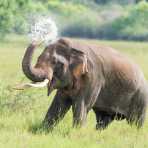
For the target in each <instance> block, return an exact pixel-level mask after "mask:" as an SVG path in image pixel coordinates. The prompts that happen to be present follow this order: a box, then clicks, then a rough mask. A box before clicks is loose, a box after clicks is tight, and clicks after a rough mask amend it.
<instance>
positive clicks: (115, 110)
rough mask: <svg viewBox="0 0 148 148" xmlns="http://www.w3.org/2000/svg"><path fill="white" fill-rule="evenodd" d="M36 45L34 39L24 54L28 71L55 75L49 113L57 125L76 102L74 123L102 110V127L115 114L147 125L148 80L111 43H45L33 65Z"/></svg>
mask: <svg viewBox="0 0 148 148" xmlns="http://www.w3.org/2000/svg"><path fill="white" fill-rule="evenodd" d="M35 47H36V45H33V44H31V45H29V47H28V48H27V50H26V53H25V55H24V58H23V62H22V67H23V71H24V74H25V75H26V76H27V77H28V78H29V79H30V80H32V81H33V82H41V81H43V80H45V79H48V80H49V84H48V94H50V92H51V91H52V90H53V89H57V94H56V96H55V97H54V99H53V102H52V104H51V106H50V107H49V109H48V112H47V114H46V116H45V119H44V122H43V123H44V124H45V125H46V126H47V127H49V128H52V127H53V126H54V125H55V124H56V123H58V121H59V120H60V119H62V118H63V117H64V115H65V114H66V113H67V111H68V110H69V109H70V107H71V106H72V111H73V126H81V125H83V124H84V123H85V122H86V117H87V114H88V112H89V111H90V110H91V109H93V111H94V112H95V114H96V121H97V124H96V128H97V129H104V128H105V127H107V126H108V124H109V123H111V122H112V121H113V120H114V119H117V120H120V119H124V118H125V119H126V120H127V121H128V123H129V124H133V123H135V124H136V125H137V127H141V126H142V124H143V122H144V119H145V113H146V106H147V99H148V91H147V90H148V86H147V84H146V81H145V79H144V76H143V74H142V72H141V70H140V69H139V68H138V66H137V65H136V64H134V63H133V62H131V61H130V60H129V59H128V58H126V57H125V56H123V55H122V54H120V53H118V52H117V51H116V50H114V49H112V48H110V47H104V46H99V45H92V44H87V43H84V42H82V41H81V42H80V41H76V40H72V39H66V38H63V39H60V40H58V41H56V42H55V43H54V44H51V45H49V46H47V47H46V48H45V50H44V51H43V53H42V54H41V55H40V56H39V58H38V60H37V63H36V65H35V67H32V66H31V59H32V54H33V51H34V49H35Z"/></svg>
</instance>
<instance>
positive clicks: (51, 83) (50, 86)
mask: <svg viewBox="0 0 148 148" xmlns="http://www.w3.org/2000/svg"><path fill="white" fill-rule="evenodd" d="M55 87H56V79H55V78H52V80H51V81H49V82H48V85H47V96H49V95H50V94H51V92H52V91H53V90H54V89H55Z"/></svg>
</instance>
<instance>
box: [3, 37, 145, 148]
mask: <svg viewBox="0 0 148 148" xmlns="http://www.w3.org/2000/svg"><path fill="white" fill-rule="evenodd" d="M88 42H98V43H100V44H105V45H108V46H112V47H114V48H117V49H118V50H121V52H123V53H125V54H127V55H128V56H129V57H130V58H132V59H133V60H135V61H136V62H137V63H138V64H139V65H140V67H141V69H142V70H143V72H144V75H145V77H146V78H147V79H148V65H147V63H148V44H147V43H144V42H143V43H142V42H122V41H94V40H88ZM27 44H28V43H27V40H26V39H25V38H24V37H16V36H9V38H8V40H7V41H3V42H1V43H0V148H10V147H11V148H49V147H51V148H90V147H91V148H147V147H148V142H147V139H148V132H147V131H148V116H147V119H146V122H145V124H144V127H143V128H142V129H140V130H139V131H138V130H137V129H136V127H134V126H133V127H130V126H129V125H128V124H127V123H126V121H125V120H123V121H120V122H119V121H118V122H117V121H114V122H113V123H112V124H111V125H110V126H109V127H108V128H107V129H106V130H104V131H102V132H99V131H96V130H95V116H94V114H93V112H90V113H89V115H88V121H87V125H86V126H85V127H83V128H81V129H73V128H72V126H71V125H72V114H71V111H70V112H69V113H68V114H67V115H66V117H65V118H64V120H62V121H61V122H60V124H58V126H57V127H56V128H55V129H54V131H52V132H47V131H46V130H43V129H42V128H40V124H41V122H42V120H43V118H44V116H45V114H46V111H47V109H48V106H49V104H50V102H51V100H52V97H53V96H54V94H55V92H53V93H52V95H51V96H50V97H47V96H46V93H47V92H46V89H30V90H29V89H28V90H25V91H16V90H13V89H12V86H13V85H15V84H17V83H21V82H27V81H28V80H27V79H26V78H25V76H24V75H23V73H22V71H21V60H22V57H23V54H24V51H25V48H26V47H27ZM41 51H42V50H41V49H39V50H38V52H37V53H36V56H37V55H38V54H39V53H40V52H41Z"/></svg>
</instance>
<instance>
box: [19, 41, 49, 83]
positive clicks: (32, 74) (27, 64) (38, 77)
mask: <svg viewBox="0 0 148 148" xmlns="http://www.w3.org/2000/svg"><path fill="white" fill-rule="evenodd" d="M34 50H35V45H33V44H30V45H29V46H28V48H27V50H26V52H25V55H24V58H23V61H22V69H23V72H24V74H25V75H26V77H28V78H29V79H30V80H32V81H33V82H41V81H44V80H45V79H46V78H47V74H46V73H45V71H43V69H41V68H36V67H32V66H31V60H32V55H33V52H34Z"/></svg>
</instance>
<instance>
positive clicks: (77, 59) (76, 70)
mask: <svg viewBox="0 0 148 148" xmlns="http://www.w3.org/2000/svg"><path fill="white" fill-rule="evenodd" d="M70 66H71V70H72V73H73V76H74V77H75V78H76V79H78V78H80V77H81V76H82V75H85V74H86V73H87V72H88V65H87V56H86V54H85V53H84V52H82V51H80V50H77V49H74V48H72V49H71V55H70Z"/></svg>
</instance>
